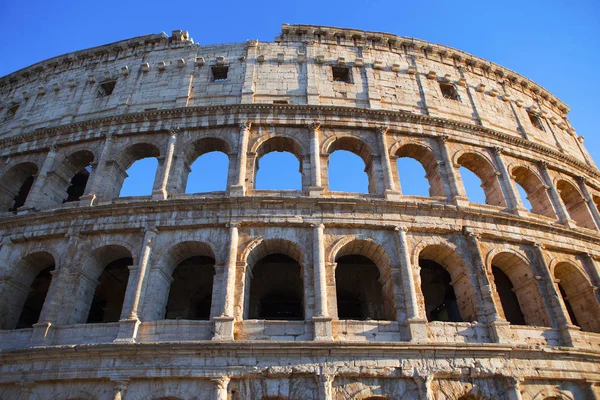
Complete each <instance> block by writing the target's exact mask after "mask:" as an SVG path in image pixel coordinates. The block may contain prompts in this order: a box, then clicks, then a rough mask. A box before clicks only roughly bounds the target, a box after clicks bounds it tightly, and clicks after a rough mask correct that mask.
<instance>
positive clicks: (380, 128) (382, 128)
mask: <svg viewBox="0 0 600 400" xmlns="http://www.w3.org/2000/svg"><path fill="white" fill-rule="evenodd" d="M375 130H376V131H377V133H381V134H382V135H385V134H386V133H387V131H388V130H389V127H388V126H386V125H380V126H378V127H376V128H375Z"/></svg>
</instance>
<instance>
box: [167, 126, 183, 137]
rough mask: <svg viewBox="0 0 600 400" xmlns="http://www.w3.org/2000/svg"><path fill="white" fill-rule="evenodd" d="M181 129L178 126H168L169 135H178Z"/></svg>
mask: <svg viewBox="0 0 600 400" xmlns="http://www.w3.org/2000/svg"><path fill="white" fill-rule="evenodd" d="M182 132H183V131H182V130H181V128H180V127H178V126H174V127H173V128H169V134H170V135H171V136H175V137H177V136H178V135H180V134H181V133H182Z"/></svg>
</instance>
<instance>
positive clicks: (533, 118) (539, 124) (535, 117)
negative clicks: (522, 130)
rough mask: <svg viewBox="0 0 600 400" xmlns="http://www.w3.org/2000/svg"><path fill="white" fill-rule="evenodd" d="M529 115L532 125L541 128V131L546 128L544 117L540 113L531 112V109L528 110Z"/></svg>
mask: <svg viewBox="0 0 600 400" xmlns="http://www.w3.org/2000/svg"><path fill="white" fill-rule="evenodd" d="M527 115H529V120H530V121H531V125H533V126H535V127H536V129H539V130H540V131H543V130H544V125H543V124H542V119H541V118H540V117H539V116H538V115H536V114H534V113H532V112H529V111H528V112H527Z"/></svg>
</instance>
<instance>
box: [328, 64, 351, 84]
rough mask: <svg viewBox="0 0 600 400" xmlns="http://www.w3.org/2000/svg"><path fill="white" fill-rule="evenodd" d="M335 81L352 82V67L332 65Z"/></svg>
mask: <svg viewBox="0 0 600 400" xmlns="http://www.w3.org/2000/svg"><path fill="white" fill-rule="evenodd" d="M331 72H332V73H333V81H334V82H345V83H350V68H348V67H339V66H337V67H331Z"/></svg>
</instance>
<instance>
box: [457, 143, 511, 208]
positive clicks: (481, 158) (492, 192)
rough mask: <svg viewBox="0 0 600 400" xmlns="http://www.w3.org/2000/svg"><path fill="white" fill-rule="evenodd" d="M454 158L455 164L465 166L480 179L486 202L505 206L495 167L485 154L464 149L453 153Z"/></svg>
mask: <svg viewBox="0 0 600 400" xmlns="http://www.w3.org/2000/svg"><path fill="white" fill-rule="evenodd" d="M454 160H455V162H454V165H455V166H457V167H465V168H466V169H468V170H469V171H471V172H473V173H474V174H475V175H477V177H478V178H479V179H480V180H481V188H482V189H483V192H484V193H485V203H486V204H489V205H492V206H500V207H506V206H507V204H506V199H505V198H504V194H503V192H502V188H501V187H500V181H499V180H498V173H497V171H496V167H495V166H494V163H493V162H491V161H490V160H489V158H488V157H487V156H485V155H483V154H482V153H480V152H476V151H465V152H459V153H457V154H455V157H454Z"/></svg>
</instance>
